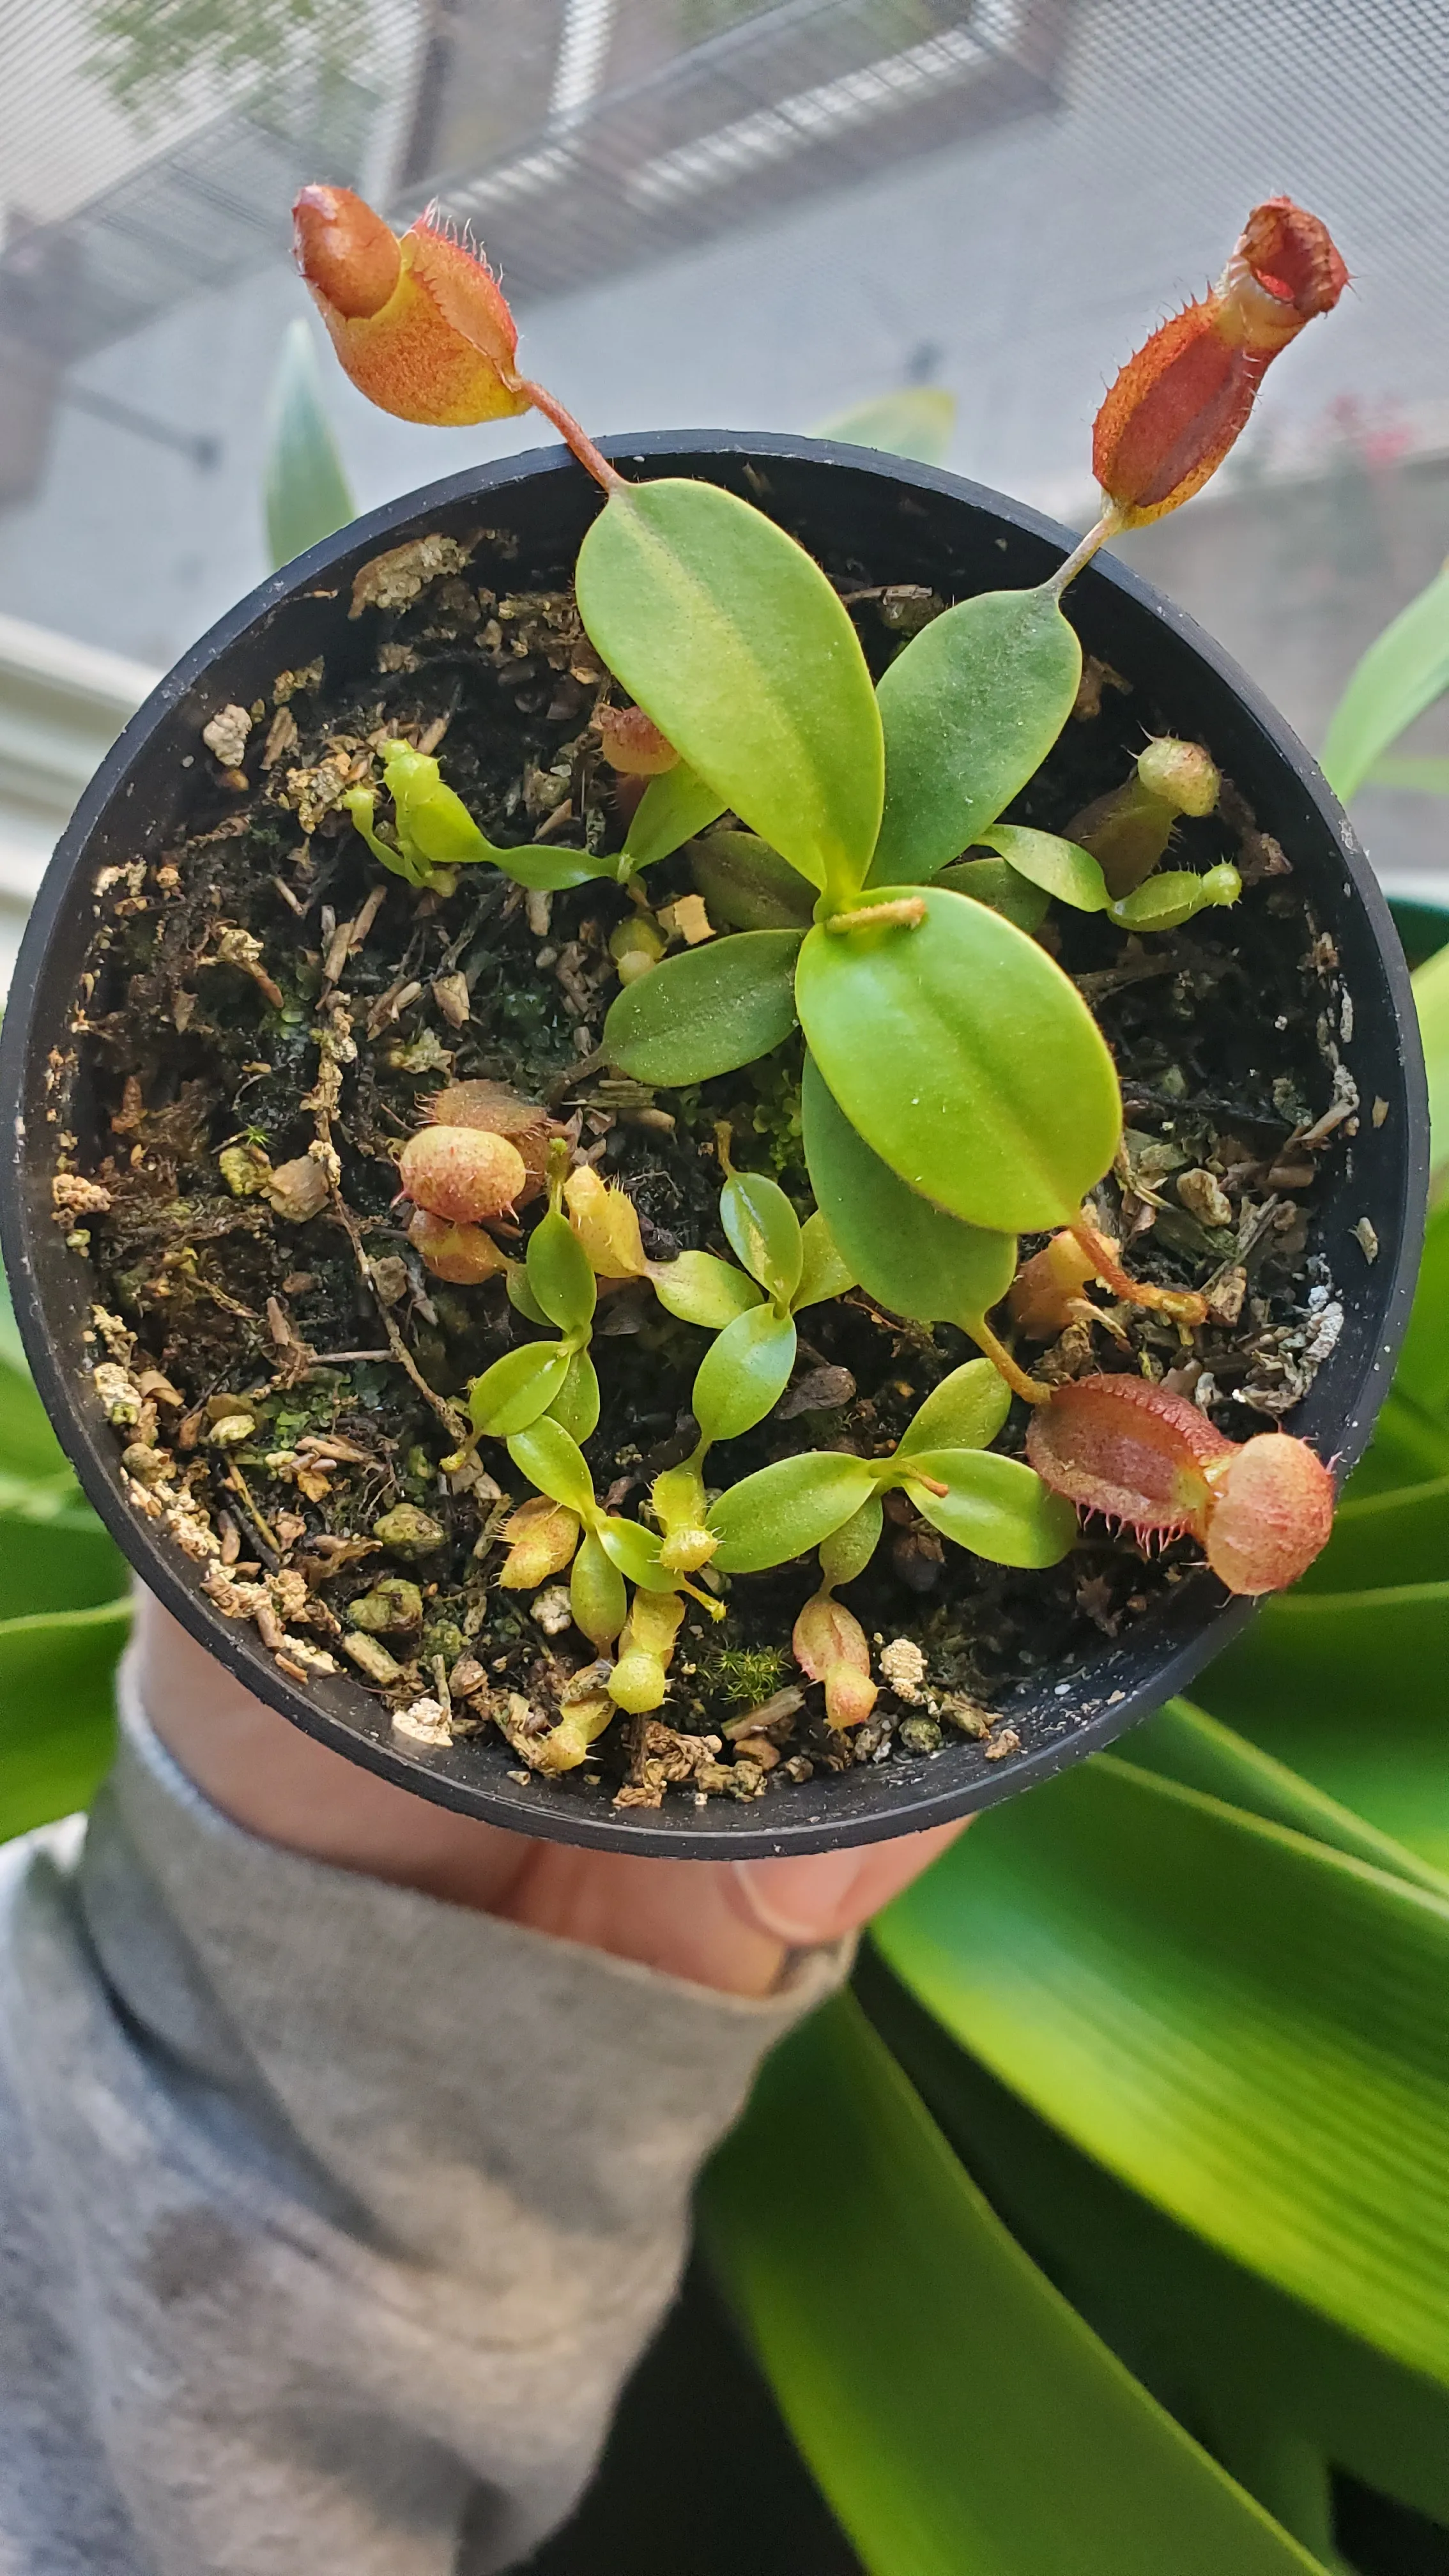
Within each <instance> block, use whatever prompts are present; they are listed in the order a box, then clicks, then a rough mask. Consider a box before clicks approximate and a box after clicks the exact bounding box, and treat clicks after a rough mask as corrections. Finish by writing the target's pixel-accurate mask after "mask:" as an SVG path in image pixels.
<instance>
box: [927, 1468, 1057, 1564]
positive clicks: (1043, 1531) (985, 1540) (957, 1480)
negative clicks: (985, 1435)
mask: <svg viewBox="0 0 1449 2576" xmlns="http://www.w3.org/2000/svg"><path fill="white" fill-rule="evenodd" d="M901 1468H902V1471H903V1472H902V1475H901V1477H900V1478H899V1479H898V1481H899V1482H901V1483H903V1484H904V1486H905V1489H906V1492H907V1493H908V1494H909V1496H910V1498H911V1501H912V1502H913V1503H914V1504H915V1506H916V1509H917V1511H918V1512H920V1513H921V1514H922V1516H923V1518H924V1519H926V1520H928V1521H930V1522H931V1524H932V1526H933V1527H934V1528H936V1529H938V1530H941V1531H942V1532H943V1533H944V1535H945V1536H946V1537H947V1538H953V1539H954V1540H955V1542H956V1544H957V1546H958V1547H965V1548H969V1549H970V1551H971V1553H972V1555H973V1556H985V1557H989V1558H990V1560H991V1562H992V1564H993V1565H1059V1564H1060V1563H1061V1560H1062V1558H1063V1557H1064V1556H1065V1555H1066V1554H1067V1551H1068V1549H1069V1548H1070V1547H1071V1545H1072V1542H1073V1540H1074V1539H1075V1537H1076V1535H1077V1516H1076V1513H1075V1512H1074V1511H1073V1509H1072V1507H1071V1504H1070V1503H1067V1502H1064V1501H1063V1500H1062V1497H1061V1495H1060V1494H1054V1493H1053V1492H1052V1491H1051V1488H1050V1487H1049V1486H1047V1485H1044V1484H1043V1483H1042V1480H1041V1478H1040V1476H1038V1475H1037V1474H1036V1473H1035V1472H1034V1470H1033V1469H1032V1468H1030V1467H1024V1466H1023V1465H1022V1463H1021V1460H1020V1459H1019V1458H998V1457H997V1455H996V1453H995V1451H994V1450H990V1449H927V1450H923V1451H921V1452H919V1453H916V1452H914V1451H913V1452H912V1454H911V1456H910V1457H909V1458H903V1459H902V1460H901ZM925 1476H929V1477H931V1478H932V1480H933V1482H934V1483H936V1484H938V1485H945V1486H946V1488H947V1491H946V1492H945V1493H944V1494H933V1493H932V1492H931V1491H930V1490H929V1488H928V1487H927V1486H926V1485H924V1484H923V1483H922V1482H921V1481H920V1480H921V1478H922V1477H925Z"/></svg>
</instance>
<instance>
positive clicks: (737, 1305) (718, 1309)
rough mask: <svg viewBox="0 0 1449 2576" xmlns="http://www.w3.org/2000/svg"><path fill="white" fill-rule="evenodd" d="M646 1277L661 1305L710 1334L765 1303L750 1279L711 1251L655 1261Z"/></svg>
mask: <svg viewBox="0 0 1449 2576" xmlns="http://www.w3.org/2000/svg"><path fill="white" fill-rule="evenodd" d="M649 1276H650V1278H651V1279H652V1280H653V1282H654V1294H655V1296H656V1297H657V1298H658V1300H659V1303H660V1305H661V1306H664V1307H667V1308H668V1311H669V1313H670V1314H671V1315H677V1316H678V1317H679V1319H680V1322H681V1323H683V1324H703V1326H704V1328H705V1330H706V1331H707V1332H710V1333H721V1332H723V1330H724V1328H725V1326H726V1324H732V1323H733V1322H734V1320H735V1317H736V1315H747V1314H748V1313H749V1311H750V1309H751V1307H752V1306H759V1305H761V1304H763V1302H764V1291H763V1289H760V1288H757V1287H756V1285H755V1282H754V1281H753V1279H748V1278H746V1276H745V1273H744V1272H743V1270H736V1269H735V1267H734V1265H733V1263H732V1262H728V1261H717V1260H716V1258H715V1256H714V1254H713V1253H712V1252H681V1254H680V1255H679V1258H678V1260H677V1261H660V1262H656V1263H655V1264H654V1266H653V1268H652V1269H651V1270H650V1273H649Z"/></svg>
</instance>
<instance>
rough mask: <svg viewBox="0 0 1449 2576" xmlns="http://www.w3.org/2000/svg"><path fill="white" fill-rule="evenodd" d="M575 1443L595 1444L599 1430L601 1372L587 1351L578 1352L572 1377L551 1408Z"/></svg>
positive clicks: (552, 1418)
mask: <svg viewBox="0 0 1449 2576" xmlns="http://www.w3.org/2000/svg"><path fill="white" fill-rule="evenodd" d="M548 1419H549V1421H550V1422H561V1423H562V1424H563V1427H564V1429H565V1431H567V1432H568V1434H569V1436H570V1438H571V1439H573V1440H592V1438H593V1436H594V1433H595V1432H596V1431H597V1430H598V1427H599V1372H598V1370H597V1369H596V1368H595V1366H594V1363H593V1361H592V1359H591V1358H590V1357H589V1354H588V1352H587V1351H575V1352H574V1355H573V1357H572V1359H571V1360H570V1361H569V1366H568V1375H567V1377H566V1378H565V1379H564V1382H563V1385H562V1386H561V1387H560V1389H559V1391H558V1393H557V1395H556V1396H555V1397H554V1400H553V1402H552V1404H551V1405H550V1406H549V1408H548Z"/></svg>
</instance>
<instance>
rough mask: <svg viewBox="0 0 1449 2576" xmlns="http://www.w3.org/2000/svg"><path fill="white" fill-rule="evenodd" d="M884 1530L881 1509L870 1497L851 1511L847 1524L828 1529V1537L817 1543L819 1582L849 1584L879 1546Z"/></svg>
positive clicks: (864, 1567) (878, 1501) (862, 1571)
mask: <svg viewBox="0 0 1449 2576" xmlns="http://www.w3.org/2000/svg"><path fill="white" fill-rule="evenodd" d="M884 1527H885V1506H884V1504H883V1503H882V1501H881V1498H880V1496H879V1494H872V1495H871V1497H870V1499H869V1501H868V1502H864V1503H862V1504H861V1507H860V1509H859V1511H858V1512H852V1513H851V1516H850V1518H849V1520H848V1521H842V1522H841V1525H840V1527H839V1529H838V1530H832V1532H831V1534H830V1536H829V1538H823V1539H822V1540H821V1542H820V1574H821V1579H822V1581H823V1582H826V1583H830V1584H839V1583H853V1582H854V1581H855V1579H856V1576H857V1575H858V1574H864V1572H865V1569H866V1567H867V1566H868V1565H869V1563H870V1560H871V1558H872V1557H873V1556H874V1554H875V1552H876V1549H877V1548H878V1547H879V1545H880V1537H881V1531H882V1530H883V1529H884Z"/></svg>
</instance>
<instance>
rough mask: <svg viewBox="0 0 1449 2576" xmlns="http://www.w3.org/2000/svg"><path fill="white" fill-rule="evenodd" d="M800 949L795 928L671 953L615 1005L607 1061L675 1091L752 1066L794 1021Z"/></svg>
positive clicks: (748, 933) (608, 1023)
mask: <svg viewBox="0 0 1449 2576" xmlns="http://www.w3.org/2000/svg"><path fill="white" fill-rule="evenodd" d="M799 949H800V933H799V931H798V930H741V931H736V932H734V933H733V934H732V935H731V936H730V937H729V938H728V939H712V940H710V942H709V944H708V946H707V947H703V948H690V949H687V950H686V951H685V953H684V955H683V956H682V957H667V958H666V959H665V961H664V963H663V965H662V966H656V967H655V968H654V971H653V973H652V974H649V975H641V977H640V978H639V981H638V983H637V984H630V985H627V986H626V988H625V990H624V991H623V992H622V993H621V994H620V995H619V997H618V999H617V1001H616V1002H615V1003H614V1004H613V1005H612V1007H611V1009H610V1011H609V1016H608V1018H607V1019H606V1020H605V1022H604V1046H605V1050H606V1052H607V1054H608V1058H609V1062H610V1063H611V1064H616V1065H618V1066H619V1067H620V1068H621V1070H622V1071H623V1072H625V1073H631V1074H633V1076H634V1078H635V1080H636V1081H637V1082H657V1083H664V1084H666V1085H668V1087H669V1088H670V1089H671V1090H677V1089H679V1088H680V1087H681V1086H682V1085H683V1084H685V1083H690V1082H709V1081H710V1080H712V1078H713V1076H714V1075H715V1074H717V1073H733V1072H734V1070H735V1068H736V1066H737V1065H742V1064H753V1063H754V1061H755V1059H756V1057H757V1056H762V1055H768V1054H769V1053H770V1051H771V1049H772V1048H774V1047H777V1046H779V1045H780V1043H781V1041H782V1039H784V1038H787V1037H788V1036H789V1034H790V1031H791V1030H792V1029H793V1027H794V1025H795V959H796V957H797V955H798V954H799Z"/></svg>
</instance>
